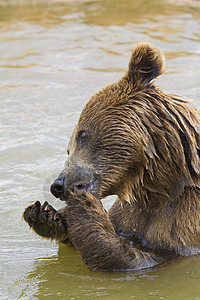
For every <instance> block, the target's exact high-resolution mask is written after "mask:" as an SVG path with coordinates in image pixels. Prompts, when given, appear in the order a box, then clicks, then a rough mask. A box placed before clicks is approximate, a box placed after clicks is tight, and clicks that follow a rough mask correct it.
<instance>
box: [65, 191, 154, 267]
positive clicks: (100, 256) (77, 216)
mask: <svg viewBox="0 0 200 300" xmlns="http://www.w3.org/2000/svg"><path fill="white" fill-rule="evenodd" d="M65 214H66V215H65V219H66V221H67V223H68V233H69V237H70V240H71V242H72V244H73V245H74V247H75V248H76V249H77V250H78V251H79V252H80V254H81V256H82V259H83V261H84V263H85V264H86V266H87V267H89V268H90V269H92V270H100V271H114V270H135V269H142V268H148V267H152V266H154V265H156V264H158V262H157V258H156V257H155V256H153V255H152V254H150V253H145V252H142V251H141V250H139V249H135V248H132V247H131V246H130V245H129V244H128V243H126V242H125V241H124V240H123V239H122V238H120V236H118V235H117V234H116V232H115V230H114V228H113V225H112V223H111V221H110V219H109V216H108V214H107V212H106V211H105V210H104V208H103V206H102V203H101V202H100V201H99V200H97V199H95V198H94V197H93V196H92V195H91V194H87V195H86V194H83V193H79V192H78V193H77V194H72V195H71V196H70V197H69V198H68V199H67V209H66V211H65Z"/></svg>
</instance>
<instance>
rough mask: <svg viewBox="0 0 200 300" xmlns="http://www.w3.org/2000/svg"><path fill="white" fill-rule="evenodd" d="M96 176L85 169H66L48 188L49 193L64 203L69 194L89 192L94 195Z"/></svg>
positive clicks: (90, 170) (96, 183) (96, 184)
mask: <svg viewBox="0 0 200 300" xmlns="http://www.w3.org/2000/svg"><path fill="white" fill-rule="evenodd" d="M98 181H99V180H98V174H97V173H95V172H94V170H93V169H89V168H87V167H77V166H76V167H75V168H73V169H72V168H68V169H65V170H63V171H62V172H61V174H60V175H59V177H58V178H57V179H56V180H55V181H54V182H53V183H52V185H51V187H50V191H51V193H52V194H53V195H54V196H55V197H56V198H60V200H62V201H66V199H67V197H68V196H69V193H70V191H71V192H77V191H78V190H79V191H82V192H89V193H91V194H96V190H97V186H98Z"/></svg>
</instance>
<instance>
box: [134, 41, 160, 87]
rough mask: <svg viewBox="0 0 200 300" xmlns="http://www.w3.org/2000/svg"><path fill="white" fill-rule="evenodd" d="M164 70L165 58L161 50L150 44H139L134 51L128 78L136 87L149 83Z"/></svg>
mask: <svg viewBox="0 0 200 300" xmlns="http://www.w3.org/2000/svg"><path fill="white" fill-rule="evenodd" d="M163 70H164V56H163V54H162V52H161V51H160V49H158V48H155V47H152V46H151V45H150V44H149V43H139V44H138V45H137V46H136V47H135V48H134V50H133V53H132V56H131V59H130V62H129V69H128V77H129V80H130V82H131V83H133V84H134V85H135V84H137V83H140V84H141V83H148V82H150V81H151V80H152V79H154V78H156V77H158V76H159V75H161V74H162V73H163Z"/></svg>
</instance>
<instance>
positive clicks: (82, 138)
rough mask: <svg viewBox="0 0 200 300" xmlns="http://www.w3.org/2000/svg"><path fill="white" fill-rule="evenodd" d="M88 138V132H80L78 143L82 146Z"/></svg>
mask: <svg viewBox="0 0 200 300" xmlns="http://www.w3.org/2000/svg"><path fill="white" fill-rule="evenodd" d="M88 136H89V133H88V131H86V130H82V131H80V132H79V133H78V137H77V140H78V143H80V144H82V143H83V142H84V141H85V140H86V139H87V137H88Z"/></svg>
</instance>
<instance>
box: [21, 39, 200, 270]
mask: <svg viewBox="0 0 200 300" xmlns="http://www.w3.org/2000/svg"><path fill="white" fill-rule="evenodd" d="M163 65H164V59H163V55H162V53H161V51H160V50H159V49H157V48H154V47H152V46H150V45H149V44H148V43H141V44H138V45H137V46H136V47H135V49H134V51H133V53H132V57H131V59H130V62H129V68H128V71H127V73H126V74H125V75H124V76H123V77H122V78H121V79H120V80H119V81H118V82H115V83H112V84H110V85H108V86H106V87H105V88H103V89H101V90H100V91H98V92H97V93H96V94H94V95H93V96H92V97H91V98H90V100H89V101H88V102H87V104H86V105H85V107H84V109H83V111H82V113H81V116H80V119H79V122H78V125H77V126H76V128H75V130H74V132H73V134H72V137H71V139H70V142H69V146H68V154H69V158H68V160H67V162H66V168H65V169H64V170H63V171H62V172H61V174H60V176H59V177H58V179H57V180H56V181H55V182H54V183H53V184H52V186H51V191H52V193H53V194H54V195H55V196H56V197H59V198H60V199H61V200H63V201H66V204H67V205H66V206H65V207H64V208H62V209H61V210H59V211H58V212H57V211H56V210H54V209H53V208H52V207H51V206H50V205H49V204H48V203H45V204H43V205H41V204H40V203H39V202H38V201H37V202H36V203H35V204H33V205H32V206H29V207H28V208H26V210H25V212H24V219H25V220H26V221H27V222H28V224H29V225H30V227H31V228H33V229H34V230H35V232H36V233H38V234H39V235H41V236H43V237H45V238H50V239H56V240H57V241H58V242H65V243H71V244H72V245H74V246H75V248H76V249H77V250H78V251H79V252H80V254H81V256H82V259H83V261H84V263H85V264H86V265H87V266H88V267H89V268H91V269H94V270H127V269H129V270H134V269H139V268H146V267H151V266H154V265H156V264H157V263H159V261H160V259H159V258H158V257H157V256H156V255H155V253H157V252H156V251H161V253H162V251H166V250H167V251H169V252H171V253H172V255H174V254H176V255H192V254H198V253H199V252H200V188H199V184H200V159H199V155H200V149H199V145H200V121H199V119H200V113H199V110H197V109H195V108H194V107H193V106H192V104H190V103H189V102H188V101H186V100H183V99H181V98H180V97H178V96H175V95H169V94H166V93H164V92H163V91H161V90H160V89H159V88H158V87H156V86H155V85H154V83H153V82H152V80H153V79H154V78H156V77H157V76H159V75H160V74H162V72H163ZM112 194H116V195H118V198H117V200H116V202H115V203H114V205H113V206H112V207H111V209H110V210H109V212H108V213H107V212H106V211H105V210H104V208H103V206H102V204H101V202H100V199H102V198H104V197H106V196H108V195H112ZM121 235H123V238H122V237H121ZM126 235H127V236H135V237H137V238H139V239H140V240H141V242H142V243H143V245H145V246H146V247H149V249H150V252H144V251H143V250H141V249H137V248H134V244H133V245H130V243H128V241H126V240H125V239H124V236H126ZM163 253H164V252H163ZM163 257H164V254H163Z"/></svg>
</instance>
